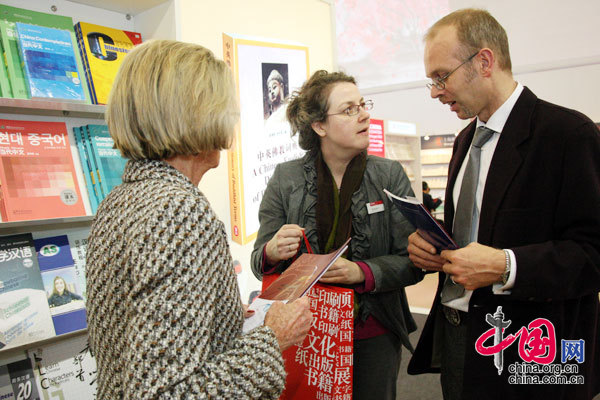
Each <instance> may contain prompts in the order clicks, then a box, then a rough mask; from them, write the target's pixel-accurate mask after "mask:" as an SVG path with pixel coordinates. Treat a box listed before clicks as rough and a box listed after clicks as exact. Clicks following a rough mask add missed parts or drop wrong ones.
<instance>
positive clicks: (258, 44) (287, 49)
mask: <svg viewBox="0 0 600 400" xmlns="http://www.w3.org/2000/svg"><path fill="white" fill-rule="evenodd" d="M223 58H224V60H225V62H226V63H227V64H228V65H229V66H230V67H231V69H232V70H233V73H234V77H235V80H236V90H237V95H238V99H239V104H240V123H239V124H238V125H237V126H236V132H235V140H234V143H233V146H232V147H231V149H230V150H229V152H228V156H227V168H228V172H229V198H230V212H231V236H232V240H233V241H234V242H237V243H239V244H242V245H243V244H246V243H248V242H249V241H251V240H254V239H255V238H256V233H257V232H258V226H259V223H258V209H259V206H260V202H261V200H262V196H263V193H264V191H265V189H266V187H267V182H268V181H269V178H271V175H273V171H274V170H275V167H276V166H277V164H279V163H281V162H284V161H289V160H293V159H295V158H299V157H301V156H303V155H304V151H303V150H301V149H300V147H299V146H298V139H297V137H294V138H292V137H291V129H290V126H289V124H288V122H287V120H286V117H285V112H286V100H287V98H288V97H289V96H290V94H291V93H293V92H294V90H297V89H299V88H300V87H301V86H302V84H303V83H304V81H306V79H307V78H308V47H306V46H302V45H299V44H292V43H281V42H275V41H267V40H264V39H253V38H248V37H243V36H234V35H229V34H225V33H224V34H223Z"/></svg>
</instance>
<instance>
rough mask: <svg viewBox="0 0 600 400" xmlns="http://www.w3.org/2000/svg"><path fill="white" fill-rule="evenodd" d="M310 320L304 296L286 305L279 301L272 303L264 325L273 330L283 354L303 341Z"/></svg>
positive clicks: (306, 299) (310, 314) (307, 301)
mask: <svg viewBox="0 0 600 400" xmlns="http://www.w3.org/2000/svg"><path fill="white" fill-rule="evenodd" d="M312 318H313V316H312V313H311V312H310V303H309V299H308V297H307V296H304V297H302V298H300V299H298V300H296V301H294V302H292V303H288V304H283V303H282V302H280V301H277V302H275V303H273V305H271V308H269V311H267V315H266V316H265V325H266V326H268V327H269V328H271V329H272V330H273V332H274V333H275V337H276V338H277V341H278V342H279V348H280V349H281V351H282V352H283V351H284V350H286V349H287V348H289V347H290V346H293V345H294V344H297V343H301V342H302V341H303V340H304V338H305V337H306V335H307V334H308V331H309V330H310V325H311V323H312Z"/></svg>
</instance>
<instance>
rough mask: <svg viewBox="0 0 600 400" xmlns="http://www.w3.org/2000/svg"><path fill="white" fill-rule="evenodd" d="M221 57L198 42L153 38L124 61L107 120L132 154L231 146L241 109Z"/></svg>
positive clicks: (158, 155) (167, 154) (156, 156)
mask: <svg viewBox="0 0 600 400" xmlns="http://www.w3.org/2000/svg"><path fill="white" fill-rule="evenodd" d="M234 88H235V87H234V84H233V77H232V74H231V71H230V69H229V68H228V67H227V64H225V63H224V62H223V61H221V60H218V59H216V58H215V57H214V55H213V53H212V52H211V51H210V50H208V49H206V48H204V47H202V46H199V45H196V44H191V43H183V42H177V41H173V40H151V41H148V42H145V43H143V44H141V45H139V46H137V47H135V48H134V49H133V50H132V51H131V52H130V53H129V54H127V56H126V57H125V59H124V60H123V63H122V64H121V67H120V69H119V71H118V73H117V76H116V79H115V81H114V83H113V87H112V90H111V93H110V97H109V100H108V105H107V111H106V120H107V122H108V128H109V131H110V134H111V136H112V138H113V139H114V142H115V147H116V148H117V149H119V150H120V151H121V154H122V155H123V156H124V157H127V158H130V159H135V160H139V159H152V160H161V159H166V158H171V157H173V156H177V155H195V154H199V153H201V152H205V151H212V150H222V149H226V148H229V146H230V144H231V141H232V138H233V130H234V126H235V123H236V122H237V120H238V118H239V110H238V108H237V104H236V100H235V92H234Z"/></svg>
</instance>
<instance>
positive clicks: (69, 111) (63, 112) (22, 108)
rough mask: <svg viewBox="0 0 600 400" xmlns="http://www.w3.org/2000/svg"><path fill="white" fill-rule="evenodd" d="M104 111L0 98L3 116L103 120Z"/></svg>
mask: <svg viewBox="0 0 600 400" xmlns="http://www.w3.org/2000/svg"><path fill="white" fill-rule="evenodd" d="M105 111H106V106H103V105H95V104H81V103H72V102H62V101H50V100H30V99H29V100H24V99H9V98H5V97H0V113H3V114H18V115H41V116H52V117H70V118H75V117H76V118H92V119H104V112H105Z"/></svg>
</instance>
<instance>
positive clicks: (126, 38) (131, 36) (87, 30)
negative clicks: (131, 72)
mask: <svg viewBox="0 0 600 400" xmlns="http://www.w3.org/2000/svg"><path fill="white" fill-rule="evenodd" d="M75 33H76V35H77V40H78V42H79V48H80V51H81V57H82V59H83V62H84V64H85V70H86V78H87V81H88V85H89V86H90V89H91V90H90V92H91V93H92V101H93V103H94V104H106V102H107V101H108V94H109V93H110V89H111V87H112V84H113V81H114V79H115V76H116V75H117V71H118V70H119V65H121V62H122V61H123V58H124V57H125V55H126V54H127V53H128V52H129V50H131V49H132V48H133V47H134V46H135V45H138V44H140V43H142V35H141V34H140V33H138V32H130V31H125V30H121V29H114V28H109V27H106V26H101V25H94V24H90V23H87V22H78V23H77V24H75Z"/></svg>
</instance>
